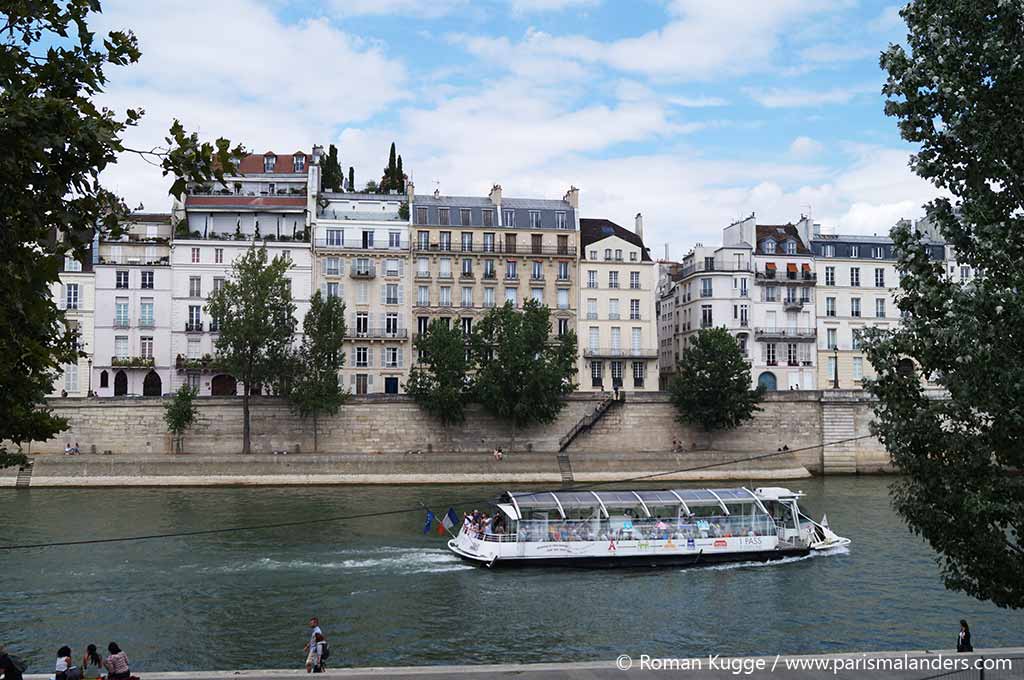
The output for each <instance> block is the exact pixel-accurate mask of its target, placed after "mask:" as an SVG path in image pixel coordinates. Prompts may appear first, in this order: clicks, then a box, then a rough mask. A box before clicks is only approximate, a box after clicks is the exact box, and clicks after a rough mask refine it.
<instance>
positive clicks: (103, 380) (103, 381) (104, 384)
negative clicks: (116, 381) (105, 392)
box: [100, 371, 110, 389]
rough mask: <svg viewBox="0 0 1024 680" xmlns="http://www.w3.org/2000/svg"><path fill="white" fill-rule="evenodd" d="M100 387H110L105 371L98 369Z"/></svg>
mask: <svg viewBox="0 0 1024 680" xmlns="http://www.w3.org/2000/svg"><path fill="white" fill-rule="evenodd" d="M100 387H102V388H104V389H106V388H108V387H110V376H109V375H108V374H107V372H106V371H100Z"/></svg>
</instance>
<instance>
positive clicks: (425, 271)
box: [407, 182, 579, 338]
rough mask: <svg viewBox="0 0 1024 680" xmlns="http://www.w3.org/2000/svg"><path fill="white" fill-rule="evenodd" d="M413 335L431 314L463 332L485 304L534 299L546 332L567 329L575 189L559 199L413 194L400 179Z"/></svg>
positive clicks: (573, 296)
mask: <svg viewBox="0 0 1024 680" xmlns="http://www.w3.org/2000/svg"><path fill="white" fill-rule="evenodd" d="M407 186H408V204H409V210H410V219H411V220H412V222H411V225H410V227H409V228H410V231H411V234H410V238H411V241H412V243H411V258H412V267H411V269H412V272H411V276H412V284H411V288H412V291H413V293H412V296H411V297H412V299H411V306H412V307H411V315H412V318H413V319H414V325H413V326H412V330H413V337H414V338H415V336H416V335H418V334H421V333H424V332H426V330H427V328H428V327H429V325H430V323H431V322H432V321H433V320H434V319H445V320H447V323H449V324H458V325H459V326H460V327H461V328H462V329H463V331H464V332H470V331H471V330H472V328H473V327H474V324H475V323H476V321H477V320H478V319H480V318H481V317H482V316H483V315H484V314H486V313H487V311H488V310H490V309H492V308H494V307H496V306H500V305H503V304H505V303H506V302H509V303H511V304H512V305H513V306H514V307H516V308H521V307H522V306H523V303H524V302H525V301H526V300H528V299H530V298H533V299H536V300H539V301H540V302H542V303H543V304H545V305H547V306H548V307H549V308H550V309H551V312H552V332H553V333H556V334H557V333H565V332H567V331H569V330H575V322H576V300H577V291H578V276H577V253H578V251H579V191H578V190H577V189H576V188H575V187H573V188H571V189H570V190H569V191H568V192H567V193H566V194H565V196H564V197H563V198H562V199H561V200H547V199H528V198H505V197H503V195H502V189H501V186H500V185H495V186H494V187H493V188H492V189H491V192H490V194H489V195H488V196H485V197H473V196H446V195H443V194H441V193H440V192H438V191H435V192H434V193H433V194H430V195H427V196H419V195H417V194H416V193H415V189H414V187H413V185H412V183H411V182H410V183H408V185H407Z"/></svg>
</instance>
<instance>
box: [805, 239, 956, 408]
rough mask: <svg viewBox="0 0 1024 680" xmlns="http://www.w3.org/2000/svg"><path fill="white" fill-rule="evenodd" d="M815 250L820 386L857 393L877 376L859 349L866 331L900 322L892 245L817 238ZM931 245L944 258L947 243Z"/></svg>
mask: <svg viewBox="0 0 1024 680" xmlns="http://www.w3.org/2000/svg"><path fill="white" fill-rule="evenodd" d="M811 247H812V250H813V251H814V254H815V256H816V263H815V266H816V271H817V274H818V293H819V295H818V301H817V314H816V316H817V325H818V342H817V354H818V384H819V385H820V387H822V388H830V387H840V388H843V389H856V388H859V387H860V385H861V381H862V380H863V379H864V378H872V377H874V375H875V372H874V370H873V368H872V367H871V364H870V363H869V362H868V360H867V358H866V357H865V356H864V353H863V351H862V350H861V336H862V334H863V332H864V330H865V329H867V328H882V329H885V328H894V327H895V326H896V325H897V324H899V322H900V311H899V309H897V307H896V299H895V294H896V291H897V289H898V288H899V272H898V271H897V269H896V256H895V253H894V252H893V242H892V240H891V239H890V238H888V237H885V236H861V235H838V234H837V235H821V234H815V235H814V237H813V239H812V241H811ZM927 247H928V249H929V255H930V256H931V257H932V258H934V259H936V260H941V259H943V258H944V256H945V254H944V251H945V246H944V244H943V243H941V242H939V241H935V242H933V243H929V244H928V246H927ZM955 269H956V267H955V266H954V272H951V275H955V273H956V272H955ZM969 275H970V273H969V272H968V273H967V274H966V275H965V277H966V276H969Z"/></svg>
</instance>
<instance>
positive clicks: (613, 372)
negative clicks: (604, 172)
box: [577, 214, 658, 392]
mask: <svg viewBox="0 0 1024 680" xmlns="http://www.w3.org/2000/svg"><path fill="white" fill-rule="evenodd" d="M657 277H658V269H657V266H656V263H655V262H654V261H653V260H652V259H651V256H650V252H649V251H648V248H647V247H645V246H644V242H643V218H642V216H641V215H639V214H637V216H636V222H635V229H634V231H629V230H628V229H625V228H623V227H621V226H619V225H617V224H615V223H614V222H611V221H609V220H604V219H582V220H580V279H581V282H580V288H579V303H578V310H579V321H578V326H579V331H578V341H579V354H580V356H579V373H578V375H577V380H578V381H579V389H580V391H581V392H603V391H609V390H620V389H624V390H634V391H655V390H657V389H658V330H657V319H656V316H655V306H654V299H655V289H656V288H657V284H658V279H657Z"/></svg>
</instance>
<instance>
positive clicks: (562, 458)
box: [558, 453, 576, 486]
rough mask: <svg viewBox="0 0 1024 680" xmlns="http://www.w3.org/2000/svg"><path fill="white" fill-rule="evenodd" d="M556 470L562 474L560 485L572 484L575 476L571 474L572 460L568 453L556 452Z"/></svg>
mask: <svg viewBox="0 0 1024 680" xmlns="http://www.w3.org/2000/svg"><path fill="white" fill-rule="evenodd" d="M558 472H559V473H561V475H562V486H572V485H573V484H574V483H575V482H576V478H575V477H574V476H573V474H572V461H571V460H569V454H568V453H559V454H558Z"/></svg>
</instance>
